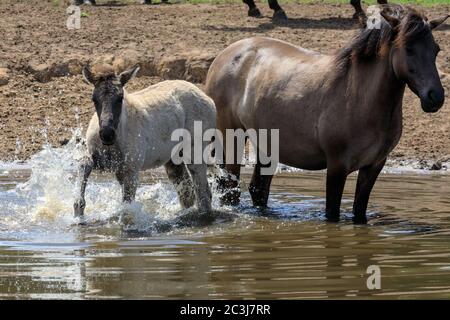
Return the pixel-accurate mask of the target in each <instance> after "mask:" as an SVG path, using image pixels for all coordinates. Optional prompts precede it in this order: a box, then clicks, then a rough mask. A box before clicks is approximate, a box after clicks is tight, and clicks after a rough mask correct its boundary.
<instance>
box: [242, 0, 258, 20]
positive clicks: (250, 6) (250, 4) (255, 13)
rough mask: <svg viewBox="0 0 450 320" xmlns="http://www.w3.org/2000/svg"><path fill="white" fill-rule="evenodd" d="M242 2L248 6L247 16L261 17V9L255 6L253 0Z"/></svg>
mask: <svg viewBox="0 0 450 320" xmlns="http://www.w3.org/2000/svg"><path fill="white" fill-rule="evenodd" d="M244 3H245V4H246V5H247V6H248V16H249V17H255V18H259V17H261V11H259V9H258V8H257V7H256V4H255V1H254V0H244Z"/></svg>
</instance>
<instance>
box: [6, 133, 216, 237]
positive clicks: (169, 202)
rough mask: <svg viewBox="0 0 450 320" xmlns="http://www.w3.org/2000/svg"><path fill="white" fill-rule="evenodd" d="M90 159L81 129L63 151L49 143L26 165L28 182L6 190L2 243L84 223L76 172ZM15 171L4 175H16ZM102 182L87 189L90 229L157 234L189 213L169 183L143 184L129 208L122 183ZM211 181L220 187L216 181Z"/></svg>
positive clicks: (95, 179)
mask: <svg viewBox="0 0 450 320" xmlns="http://www.w3.org/2000/svg"><path fill="white" fill-rule="evenodd" d="M43 134H44V135H45V132H43ZM84 156H86V150H85V146H84V141H83V139H82V135H81V130H80V129H75V130H73V131H72V137H71V139H70V140H69V142H68V143H67V144H66V145H64V146H63V147H61V148H53V147H52V146H51V145H50V144H49V143H45V144H44V146H43V148H42V150H41V151H40V152H38V153H37V154H35V155H33V156H32V157H31V159H30V160H29V161H28V162H27V163H26V168H27V169H28V170H29V172H30V177H29V179H28V180H27V181H25V182H23V183H20V184H18V185H17V186H16V187H15V188H14V189H10V190H7V191H2V189H1V186H0V198H1V199H2V212H1V215H2V219H1V220H0V238H2V234H5V233H8V234H14V233H15V231H18V230H20V234H27V230H28V231H29V232H31V233H32V232H36V230H38V229H39V230H40V231H44V232H48V231H52V232H54V231H55V230H56V231H59V232H63V231H67V230H68V229H70V228H72V227H73V225H74V224H76V223H77V222H78V221H77V220H75V219H74V217H73V203H74V200H75V198H76V196H77V195H78V190H79V186H78V185H77V182H76V180H77V179H76V172H77V169H78V163H79V160H80V159H81V158H83V157H84ZM13 167H14V166H10V168H9V169H8V170H5V171H4V173H6V174H10V170H11V169H12V168H13ZM0 171H1V170H0ZM157 176H159V175H158V174H157ZM160 177H161V176H160ZM101 178H102V176H99V177H96V175H95V174H93V175H91V178H90V179H89V182H88V186H87V189H86V210H85V218H86V219H85V222H86V223H87V224H88V225H99V224H100V225H115V226H120V227H121V228H123V230H125V231H139V232H148V233H151V232H152V231H159V230H168V229H170V228H168V225H170V224H171V223H172V221H173V220H174V219H176V218H177V216H179V215H180V214H183V213H186V211H182V210H181V207H180V204H179V201H178V197H177V193H176V190H175V188H174V186H173V185H172V184H171V183H169V182H167V181H165V180H163V179H159V181H156V183H153V184H152V185H145V184H144V185H141V186H140V187H139V188H138V190H137V194H136V201H135V202H133V203H131V204H124V203H122V201H121V198H122V195H121V187H120V185H119V183H118V182H116V180H115V179H114V178H113V177H111V179H106V180H105V179H101ZM142 180H144V179H142ZM211 182H212V184H215V182H214V178H213V177H211ZM213 194H214V197H213V204H214V205H215V206H218V203H219V195H218V194H217V192H213Z"/></svg>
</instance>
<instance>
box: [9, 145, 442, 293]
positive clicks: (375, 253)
mask: <svg viewBox="0 0 450 320" xmlns="http://www.w3.org/2000/svg"><path fill="white" fill-rule="evenodd" d="M69 149H70V150H69ZM69 151H70V152H69ZM76 154H77V150H76V147H74V146H73V145H72V146H71V147H70V146H69V147H68V149H65V150H54V149H50V148H45V149H44V150H43V151H42V152H41V153H39V154H38V155H36V156H35V157H34V158H33V159H32V160H31V161H30V163H28V164H26V165H12V164H7V165H2V166H0V299H5V298H21V299H22V298H27V299H28V298H58V299H96V298H117V299H124V298H125V299H128V298H145V299H149V298H190V299H200V298H225V299H232V298H238V299H239V298H246V299H250V298H259V299H309V298H320V299H322V298H349V299H351V298H450V200H449V197H448V195H449V192H450V176H449V175H442V174H441V175H439V174H411V173H408V174H406V173H401V174H398V173H397V174H383V175H382V176H381V177H380V179H379V181H378V183H377V185H376V188H375V190H374V192H373V194H372V200H371V205H370V209H369V210H370V213H369V225H367V226H354V225H353V224H352V222H351V214H350V213H349V212H350V210H351V205H352V201H351V200H352V193H353V190H354V184H355V181H354V180H355V179H354V176H352V177H351V178H350V180H349V183H348V185H347V188H346V193H345V199H344V203H343V211H344V213H343V220H342V221H341V222H340V223H338V224H329V223H326V222H325V221H324V213H323V208H324V174H323V173H322V172H319V173H302V172H291V173H286V172H284V173H281V174H279V175H278V176H277V177H276V179H274V183H273V188H272V190H273V192H272V195H271V200H270V203H271V208H270V209H268V210H266V211H264V212H260V211H257V210H255V209H253V208H252V207H251V206H250V200H249V196H248V192H245V193H244V198H243V203H242V205H241V206H240V207H239V208H237V209H236V208H234V209H232V208H221V209H220V211H221V212H223V213H224V214H227V213H236V214H237V217H236V218H235V219H234V220H233V221H232V222H223V223H216V224H214V225H212V226H209V227H206V228H172V230H171V231H168V232H167V231H165V232H161V231H160V230H159V229H158V228H157V226H158V225H161V224H166V225H170V223H171V221H172V220H173V219H174V218H176V217H177V216H179V215H180V212H179V210H180V208H179V206H178V203H177V199H176V196H175V191H174V189H173V187H172V186H171V185H169V184H168V183H167V180H166V179H165V177H164V175H163V174H162V173H161V171H156V172H152V173H146V174H145V175H144V177H143V179H142V181H143V185H142V186H141V187H140V188H139V191H138V197H137V202H136V203H134V204H132V205H129V206H126V207H124V206H123V205H122V204H121V203H120V201H119V200H120V189H119V186H118V184H117V183H116V182H114V181H113V179H112V178H111V177H108V176H98V177H93V179H92V181H91V183H90V184H89V185H88V190H87V209H86V216H87V221H88V223H87V225H86V226H76V225H74V224H73V223H74V220H73V218H72V202H73V197H74V194H75V190H76V186H75V183H74V182H73V168H74V163H75V161H74V159H73V158H74V155H76ZM248 178H249V177H248V175H246V176H245V179H246V180H247V181H248ZM214 203H215V206H216V207H217V199H214ZM123 212H127V213H128V214H129V216H130V217H132V218H131V222H129V223H127V224H125V225H124V224H123V223H118V222H117V220H116V219H114V218H115V217H117V216H118V215H120V213H123ZM370 265H376V266H379V267H380V270H381V289H375V290H369V289H368V288H367V285H366V281H367V277H368V276H369V274H367V273H366V270H367V267H368V266H370Z"/></svg>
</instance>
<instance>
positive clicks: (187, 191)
mask: <svg viewBox="0 0 450 320" xmlns="http://www.w3.org/2000/svg"><path fill="white" fill-rule="evenodd" d="M164 167H165V168H166V172H167V175H168V177H169V180H170V181H171V182H172V183H173V184H174V186H175V189H176V190H177V193H178V198H179V199H180V203H181V206H182V207H183V208H190V207H192V206H193V205H194V202H195V193H194V191H193V183H192V180H191V177H190V175H189V172H188V171H187V168H186V165H185V164H184V163H182V164H179V165H176V164H174V163H173V162H172V160H169V162H167V163H166V164H165V165H164Z"/></svg>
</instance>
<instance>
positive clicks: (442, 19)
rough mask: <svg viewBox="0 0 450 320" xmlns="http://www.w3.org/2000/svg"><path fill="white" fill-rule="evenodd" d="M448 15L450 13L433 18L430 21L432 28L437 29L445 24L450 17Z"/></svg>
mask: <svg viewBox="0 0 450 320" xmlns="http://www.w3.org/2000/svg"><path fill="white" fill-rule="evenodd" d="M448 17H450V15H446V16H443V17H440V18H437V19H433V20H431V21H430V22H429V24H430V28H431V30H433V29H436V28H437V27H439V26H440V25H441V24H443V23H444V22H445V20H447V19H448Z"/></svg>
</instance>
